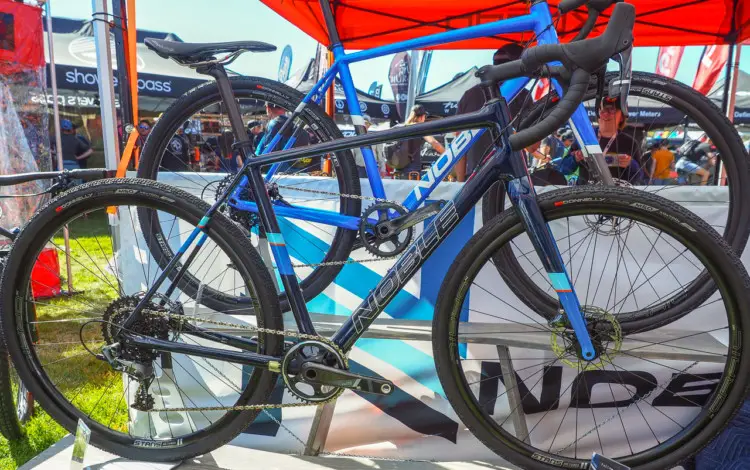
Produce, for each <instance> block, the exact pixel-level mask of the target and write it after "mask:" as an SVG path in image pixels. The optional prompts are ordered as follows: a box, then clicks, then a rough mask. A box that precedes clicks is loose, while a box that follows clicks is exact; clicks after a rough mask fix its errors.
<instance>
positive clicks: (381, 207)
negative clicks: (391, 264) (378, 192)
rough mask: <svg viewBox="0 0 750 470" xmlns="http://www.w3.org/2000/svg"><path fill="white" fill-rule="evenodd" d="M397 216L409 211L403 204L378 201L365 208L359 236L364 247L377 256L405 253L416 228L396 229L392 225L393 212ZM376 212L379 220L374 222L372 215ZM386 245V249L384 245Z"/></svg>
mask: <svg viewBox="0 0 750 470" xmlns="http://www.w3.org/2000/svg"><path fill="white" fill-rule="evenodd" d="M393 212H395V213H396V214H397V215H396V217H400V216H403V215H406V214H407V213H408V211H407V210H406V208H404V207H403V206H400V205H398V204H394V203H392V202H378V203H375V204H373V205H371V206H370V207H368V208H367V210H365V212H364V214H362V218H361V222H360V224H359V238H360V241H361V243H362V246H364V248H365V249H366V250H367V251H368V252H370V253H372V254H373V255H375V256H379V257H381V258H389V257H392V256H396V255H399V254H401V253H403V251H404V250H406V248H407V247H408V246H409V244H410V243H411V241H412V238H414V228H413V227H409V228H407V229H405V230H400V231H396V230H394V229H393V227H391V225H390V219H392V217H391V214H392V213H393ZM373 214H376V217H377V220H378V221H377V222H376V223H373V222H372V219H371V218H370V216H372V215H373ZM384 245H386V247H385V249H383V246H384Z"/></svg>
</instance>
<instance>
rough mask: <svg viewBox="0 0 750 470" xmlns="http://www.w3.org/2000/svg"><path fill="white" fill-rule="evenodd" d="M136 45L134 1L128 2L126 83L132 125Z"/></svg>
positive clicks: (135, 118)
mask: <svg viewBox="0 0 750 470" xmlns="http://www.w3.org/2000/svg"><path fill="white" fill-rule="evenodd" d="M137 45H138V42H137V38H136V29H135V0H128V51H127V52H128V81H129V82H130V96H131V99H132V100H133V103H132V108H133V124H137V123H138V56H137V52H136V46H137Z"/></svg>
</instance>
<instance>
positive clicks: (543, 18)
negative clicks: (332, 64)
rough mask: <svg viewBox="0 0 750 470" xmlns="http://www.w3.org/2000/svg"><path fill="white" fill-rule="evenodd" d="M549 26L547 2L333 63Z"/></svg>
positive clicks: (541, 28)
mask: <svg viewBox="0 0 750 470" xmlns="http://www.w3.org/2000/svg"><path fill="white" fill-rule="evenodd" d="M551 24H552V17H551V15H550V11H549V5H547V2H541V3H537V4H535V5H532V7H531V12H530V13H529V14H528V15H523V16H518V17H515V18H508V19H505V20H499V21H493V22H491V23H486V24H480V25H476V26H469V27H466V28H461V29H455V30H453V31H446V32H444V33H437V34H431V35H429V36H423V37H420V38H414V39H409V40H408V41H402V42H397V43H393V44H388V45H385V46H379V47H374V48H372V49H367V50H363V51H358V52H352V53H349V54H342V55H341V56H337V57H336V61H337V62H338V61H341V62H346V63H351V62H360V61H363V60H368V59H372V58H375V57H382V56H385V55H389V54H395V53H398V52H403V51H408V50H411V49H425V48H430V47H433V46H439V45H441V44H448V43H451V42H459V41H465V40H468V39H477V38H482V37H488V36H495V35H498V34H509V33H523V32H529V31H533V32H535V33H539V32H540V31H544V30H546V29H547V27H548V26H550V25H551ZM547 38H548V39H552V37H550V36H547ZM554 43H557V36H556V35H555V36H554ZM539 44H547V42H545V40H544V38H542V37H540V38H539Z"/></svg>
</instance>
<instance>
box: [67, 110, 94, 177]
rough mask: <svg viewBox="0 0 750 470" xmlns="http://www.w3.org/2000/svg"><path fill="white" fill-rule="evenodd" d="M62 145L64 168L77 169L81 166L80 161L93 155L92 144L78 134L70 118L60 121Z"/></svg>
mask: <svg viewBox="0 0 750 470" xmlns="http://www.w3.org/2000/svg"><path fill="white" fill-rule="evenodd" d="M60 130H61V131H62V135H60V146H61V150H62V152H61V153H62V159H63V168H65V169H66V170H77V169H80V168H81V165H80V161H82V160H86V159H87V158H89V157H90V156H91V154H92V153H93V150H91V146H90V145H88V144H86V143H85V142H84V141H82V140H81V139H79V138H78V137H77V136H76V131H75V127H74V126H73V123H72V122H71V121H70V120H68V119H63V120H61V121H60Z"/></svg>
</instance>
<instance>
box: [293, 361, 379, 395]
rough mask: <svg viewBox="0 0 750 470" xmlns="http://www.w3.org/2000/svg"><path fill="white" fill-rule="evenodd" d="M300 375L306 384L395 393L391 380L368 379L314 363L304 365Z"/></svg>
mask: <svg viewBox="0 0 750 470" xmlns="http://www.w3.org/2000/svg"><path fill="white" fill-rule="evenodd" d="M300 374H301V375H302V377H304V381H305V382H307V383H311V384H320V385H331V386H334V387H341V388H348V389H350V390H357V391H359V392H365V393H375V394H377V395H389V394H390V393H391V392H393V382H391V381H389V380H383V379H376V378H373V377H367V376H365V375H359V374H355V373H353V372H349V371H346V370H341V369H336V368H334V367H328V366H324V365H322V364H316V363H314V362H306V363H304V364H302V367H301V368H300Z"/></svg>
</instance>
